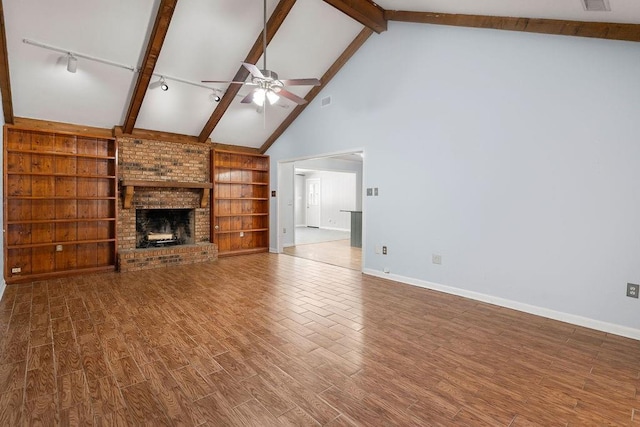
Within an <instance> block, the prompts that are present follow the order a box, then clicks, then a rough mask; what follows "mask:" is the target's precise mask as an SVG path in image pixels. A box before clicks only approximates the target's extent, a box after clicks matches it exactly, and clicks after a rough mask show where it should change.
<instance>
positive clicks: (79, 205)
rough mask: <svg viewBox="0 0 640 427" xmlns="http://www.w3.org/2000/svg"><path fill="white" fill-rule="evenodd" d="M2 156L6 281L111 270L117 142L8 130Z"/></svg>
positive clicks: (35, 131) (113, 240) (67, 134)
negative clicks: (3, 158)
mask: <svg viewBox="0 0 640 427" xmlns="http://www.w3.org/2000/svg"><path fill="white" fill-rule="evenodd" d="M4 149H5V165H4V182H5V208H4V209H5V216H4V218H5V230H7V231H6V238H5V273H4V274H5V278H6V280H7V282H8V283H13V282H19V281H26V280H33V279H36V278H46V277H49V276H51V275H60V274H70V273H75V272H79V271H87V270H89V271H93V270H95V269H104V268H110V269H113V268H114V266H115V231H116V230H115V214H116V212H115V201H116V192H117V188H116V175H117V173H116V145H115V141H114V140H112V139H102V138H96V137H88V136H82V135H71V134H70V133H68V132H64V133H60V134H58V133H50V132H41V131H40V130H31V129H21V128H19V127H17V126H6V127H5V148H4ZM13 269H20V271H19V272H18V271H16V272H13Z"/></svg>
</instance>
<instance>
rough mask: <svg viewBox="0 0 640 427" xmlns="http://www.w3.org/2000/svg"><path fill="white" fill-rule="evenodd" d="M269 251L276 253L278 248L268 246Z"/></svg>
mask: <svg viewBox="0 0 640 427" xmlns="http://www.w3.org/2000/svg"><path fill="white" fill-rule="evenodd" d="M269 253H272V254H277V253H279V252H278V249H276V248H269Z"/></svg>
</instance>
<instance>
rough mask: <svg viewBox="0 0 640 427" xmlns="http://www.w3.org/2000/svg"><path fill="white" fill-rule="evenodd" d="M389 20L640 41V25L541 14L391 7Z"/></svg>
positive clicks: (386, 12) (388, 15)
mask: <svg viewBox="0 0 640 427" xmlns="http://www.w3.org/2000/svg"><path fill="white" fill-rule="evenodd" d="M385 17H386V18H387V19H388V20H389V21H402V22H417V23H421V24H437V25H453V26H457V27H472V28H489V29H494V30H509V31H523V32H528V33H539V34H553V35H562V36H576V37H593V38H601V39H610V40H626V41H634V42H638V41H640V25H638V24H616V23H608V22H586V21H566V20H559V19H541V18H511V17H503V16H487V15H458V14H450V13H433V12H408V11H402V10H387V11H385Z"/></svg>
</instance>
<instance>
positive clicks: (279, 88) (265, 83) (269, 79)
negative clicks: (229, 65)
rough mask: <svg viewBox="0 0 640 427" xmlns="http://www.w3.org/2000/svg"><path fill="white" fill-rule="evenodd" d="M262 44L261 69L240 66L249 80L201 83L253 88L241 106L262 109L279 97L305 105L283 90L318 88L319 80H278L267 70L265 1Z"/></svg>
mask: <svg viewBox="0 0 640 427" xmlns="http://www.w3.org/2000/svg"><path fill="white" fill-rule="evenodd" d="M262 44H263V50H262V52H263V56H262V59H263V62H262V67H263V69H262V70H261V69H259V68H258V67H257V66H255V65H254V64H250V63H247V62H243V63H242V65H243V66H244V68H246V69H247V70H248V71H249V73H250V74H251V79H250V80H246V81H235V80H231V81H221V80H202V83H229V84H239V85H243V86H253V87H254V88H255V89H253V90H252V91H251V92H249V94H248V95H247V96H245V97H244V98H243V99H242V101H240V102H241V103H243V104H249V103H251V102H252V101H253V102H254V103H255V104H257V105H258V106H259V107H263V106H264V104H265V99H266V100H268V101H269V105H273V104H275V103H276V102H278V100H279V99H280V97H284V98H287V99H288V100H290V101H293V102H295V103H296V104H298V105H303V104H306V103H307V101H306V100H305V99H304V98H301V97H299V96H298V95H296V94H295V93H292V92H289V91H288V90H286V89H285V86H320V80H318V79H316V78H308V79H286V80H283V79H279V78H278V74H277V73H276V72H274V71H271V70H269V69H268V68H267V0H264V2H263V31H262Z"/></svg>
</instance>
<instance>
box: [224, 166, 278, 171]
mask: <svg viewBox="0 0 640 427" xmlns="http://www.w3.org/2000/svg"><path fill="white" fill-rule="evenodd" d="M216 167H217V168H218V169H229V170H239V171H257V172H269V169H265V168H252V167H247V166H225V165H218V166H216Z"/></svg>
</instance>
